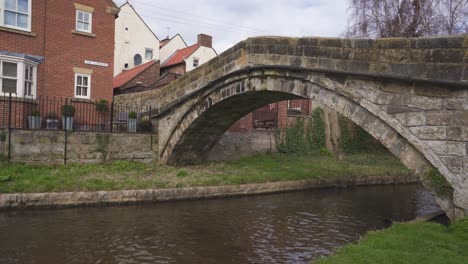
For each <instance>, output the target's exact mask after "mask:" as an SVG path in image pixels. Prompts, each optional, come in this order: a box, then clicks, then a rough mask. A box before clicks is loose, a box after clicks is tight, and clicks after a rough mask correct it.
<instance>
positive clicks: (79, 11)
mask: <svg viewBox="0 0 468 264" xmlns="http://www.w3.org/2000/svg"><path fill="white" fill-rule="evenodd" d="M79 13H83V17H84V15H85V14H88V15H89V29H88V30H85V29H79V28H78V22H82V23H88V22H86V21H84V20H82V21H80V20H78V16H79ZM75 30H76V31H79V32H86V33H92V32H93V13H92V12H88V11H84V10H80V9H76V18H75Z"/></svg>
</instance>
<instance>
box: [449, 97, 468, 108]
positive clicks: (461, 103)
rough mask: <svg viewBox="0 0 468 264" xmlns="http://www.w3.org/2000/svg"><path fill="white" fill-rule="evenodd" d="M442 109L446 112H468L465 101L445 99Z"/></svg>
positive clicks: (467, 101) (466, 101)
mask: <svg viewBox="0 0 468 264" xmlns="http://www.w3.org/2000/svg"><path fill="white" fill-rule="evenodd" d="M444 108H445V109H446V110H468V100H467V99H452V98H449V99H445V100H444Z"/></svg>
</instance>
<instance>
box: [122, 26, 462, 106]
mask: <svg viewBox="0 0 468 264" xmlns="http://www.w3.org/2000/svg"><path fill="white" fill-rule="evenodd" d="M467 64H468V35H461V36H449V37H430V38H415V39H408V38H386V39H376V40H373V39H346V38H317V37H311V38H286V37H256V38H249V39H247V40H245V41H242V42H240V43H238V44H237V45H235V46H234V47H232V48H230V49H228V50H226V51H225V52H223V53H222V54H221V55H219V56H218V57H216V58H214V59H212V60H211V61H209V62H208V63H206V64H204V65H202V66H201V67H199V68H198V69H196V70H194V71H192V72H190V73H188V74H186V75H184V76H183V77H181V78H179V79H178V80H176V81H174V82H172V83H171V84H169V85H167V86H165V87H163V88H162V89H160V90H154V91H147V92H142V93H136V94H129V95H120V96H117V97H116V98H115V100H116V101H118V102H124V103H130V104H132V103H133V104H138V105H146V104H148V105H154V103H155V102H157V103H158V105H160V106H164V105H168V104H172V103H174V102H177V101H178V100H179V99H180V98H183V97H184V96H188V95H190V94H192V93H194V92H196V91H198V90H199V89H201V88H203V87H205V86H207V85H208V84H209V83H210V82H213V81H215V80H218V79H220V78H227V77H228V76H229V74H230V73H233V72H235V71H238V70H242V69H246V68H248V67H253V66H261V65H263V66H283V67H284V66H286V67H291V68H306V69H309V70H312V71H316V72H323V73H334V74H346V75H355V76H363V77H372V78H382V79H400V80H406V81H413V82H431V83H443V84H450V85H456V86H466V85H468V66H467Z"/></svg>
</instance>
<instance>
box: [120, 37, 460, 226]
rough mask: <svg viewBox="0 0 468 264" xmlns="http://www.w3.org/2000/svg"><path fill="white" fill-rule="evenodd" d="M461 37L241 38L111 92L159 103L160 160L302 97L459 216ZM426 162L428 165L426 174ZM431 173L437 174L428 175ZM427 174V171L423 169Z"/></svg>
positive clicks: (189, 159) (203, 150)
mask: <svg viewBox="0 0 468 264" xmlns="http://www.w3.org/2000/svg"><path fill="white" fill-rule="evenodd" d="M467 48H468V35H464V36H450V37H438V38H418V39H401V38H390V39H377V40H371V39H338V38H282V37H257V38H250V39H247V40H245V41H243V42H240V43H239V44H237V45H235V46H234V47H232V48H231V49H229V50H227V51H226V52H224V53H223V54H221V55H220V56H218V57H217V58H215V59H213V60H211V61H210V62H208V63H206V64H204V65H203V66H201V67H199V68H198V69H196V70H194V71H192V72H190V73H189V74H186V75H185V76H183V77H181V78H179V79H178V80H176V81H174V82H172V83H171V84H170V85H168V86H166V87H164V88H162V89H161V90H155V91H147V92H142V93H137V94H131V95H125V96H120V97H117V98H116V101H117V102H125V103H133V104H138V105H154V104H158V105H159V106H160V113H159V114H158V115H157V116H154V118H156V119H157V120H158V137H159V154H160V161H161V162H163V163H171V164H183V163H194V162H202V161H203V160H204V159H205V158H206V157H207V155H208V153H209V151H210V150H211V148H212V147H213V146H214V145H215V144H216V142H217V141H218V139H219V138H220V137H221V136H222V134H223V133H224V132H225V131H226V130H227V129H228V128H229V127H230V126H231V125H232V124H233V123H235V122H236V121H237V120H238V119H239V118H241V117H242V116H244V115H246V114H247V113H249V112H251V111H253V110H255V109H257V108H259V107H261V106H263V105H266V104H269V103H273V102H277V101H282V100H288V99H299V98H311V99H313V100H314V101H316V102H319V103H320V104H322V105H325V106H327V107H329V108H331V109H333V110H335V111H337V112H338V113H340V114H342V115H344V116H345V117H347V118H349V119H351V120H352V121H353V122H354V123H356V124H357V125H359V126H361V127H362V128H363V129H364V130H366V131H367V132H369V133H370V134H371V135H372V136H374V137H375V138H376V139H378V140H379V141H380V142H382V144H383V145H385V146H386V147H387V148H388V149H389V150H390V151H391V152H392V153H393V154H394V155H395V156H397V157H398V158H399V159H400V160H401V162H402V163H403V164H404V165H406V166H407V167H408V168H409V169H411V170H412V171H413V172H415V173H416V174H418V175H421V178H422V180H423V183H425V185H426V186H427V187H429V188H430V189H431V188H432V190H434V189H437V187H438V186H437V184H436V183H435V182H434V181H431V180H428V177H427V176H425V175H429V174H432V175H433V176H434V171H435V174H436V176H437V175H442V176H443V177H444V178H445V179H446V180H447V181H448V183H449V184H450V185H451V186H452V188H453V193H452V192H449V193H448V194H445V195H441V196H440V197H439V198H438V199H437V200H438V202H439V204H440V205H441V206H442V207H443V209H444V210H445V211H446V212H447V213H448V215H449V216H450V217H452V218H457V217H461V216H463V215H468V156H467V152H468V49H467ZM434 168H435V169H436V170H434ZM437 171H438V173H437ZM431 172H432V173H431Z"/></svg>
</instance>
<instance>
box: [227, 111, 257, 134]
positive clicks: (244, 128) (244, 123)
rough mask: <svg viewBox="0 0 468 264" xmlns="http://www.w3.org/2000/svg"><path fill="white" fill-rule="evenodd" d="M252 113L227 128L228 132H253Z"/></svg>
mask: <svg viewBox="0 0 468 264" xmlns="http://www.w3.org/2000/svg"><path fill="white" fill-rule="evenodd" d="M252 122H253V120H252V113H250V114H248V115H246V116H244V117H242V118H241V119H239V121H237V122H236V123H235V124H234V125H232V126H231V128H229V131H230V132H249V131H252V130H253V123H252Z"/></svg>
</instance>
